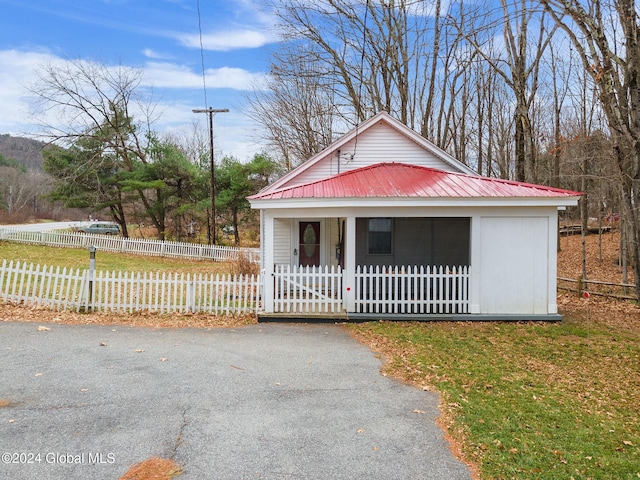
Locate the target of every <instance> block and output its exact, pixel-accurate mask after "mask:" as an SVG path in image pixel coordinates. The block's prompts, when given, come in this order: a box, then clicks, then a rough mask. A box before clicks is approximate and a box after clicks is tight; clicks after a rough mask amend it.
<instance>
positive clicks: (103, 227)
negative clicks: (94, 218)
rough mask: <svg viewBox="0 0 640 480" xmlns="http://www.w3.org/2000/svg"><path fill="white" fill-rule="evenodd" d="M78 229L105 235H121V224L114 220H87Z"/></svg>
mask: <svg viewBox="0 0 640 480" xmlns="http://www.w3.org/2000/svg"><path fill="white" fill-rule="evenodd" d="M78 231H79V232H84V233H98V234H103V235H119V234H120V225H118V224H117V223H114V222H87V223H86V224H83V225H81V226H80V227H78Z"/></svg>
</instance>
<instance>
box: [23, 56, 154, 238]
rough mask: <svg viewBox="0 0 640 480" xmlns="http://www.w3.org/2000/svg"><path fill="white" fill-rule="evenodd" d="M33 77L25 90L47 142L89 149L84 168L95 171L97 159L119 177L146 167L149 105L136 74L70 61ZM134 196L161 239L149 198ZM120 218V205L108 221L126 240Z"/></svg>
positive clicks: (151, 107) (150, 120)
mask: <svg viewBox="0 0 640 480" xmlns="http://www.w3.org/2000/svg"><path fill="white" fill-rule="evenodd" d="M39 72H40V73H39V78H38V80H37V81H36V82H35V84H34V85H32V86H31V87H30V90H31V93H32V94H33V95H34V96H35V98H36V99H37V102H36V104H35V107H36V112H35V113H36V115H37V117H38V118H39V119H41V122H42V125H41V126H42V129H43V131H45V132H46V133H45V135H46V136H47V137H48V139H49V141H51V142H53V143H56V144H59V145H60V144H62V145H66V146H71V145H76V144H78V142H82V143H84V144H85V145H86V144H89V145H91V149H92V151H93V155H91V156H90V158H88V159H87V161H88V162H91V163H92V164H94V165H99V164H100V163H101V162H102V159H109V161H110V162H111V161H113V160H114V159H115V161H116V163H117V168H118V169H120V170H122V171H124V172H129V173H131V172H133V171H134V170H135V168H136V166H137V165H139V164H140V163H142V164H146V163H148V160H147V155H148V142H149V139H150V138H151V136H152V135H151V124H152V123H153V121H154V120H155V118H154V116H153V115H154V113H153V112H154V104H153V103H152V101H151V100H150V99H148V98H142V88H141V79H142V72H141V71H139V70H134V69H130V68H126V67H122V66H117V67H108V66H105V65H101V64H97V63H92V62H86V61H82V60H76V61H68V62H64V63H60V64H49V65H46V66H44V67H42V68H41V69H40V70H39ZM134 192H135V193H136V194H137V197H138V199H139V200H140V202H141V203H142V204H143V206H144V210H145V212H146V214H147V217H148V218H149V219H150V220H151V222H152V223H153V224H154V226H155V227H156V229H157V231H158V235H159V237H160V238H163V237H164V223H163V219H162V218H160V217H159V216H157V215H155V210H154V208H153V205H152V204H153V198H151V197H150V196H149V195H150V194H151V195H154V194H153V192H150V191H146V190H145V189H143V188H136V189H134ZM124 212H125V209H124V208H123V206H122V204H118V205H115V208H112V213H113V215H114V220H115V221H117V222H118V223H119V224H120V225H121V227H122V229H123V234H124V235H127V225H126V219H125V214H124Z"/></svg>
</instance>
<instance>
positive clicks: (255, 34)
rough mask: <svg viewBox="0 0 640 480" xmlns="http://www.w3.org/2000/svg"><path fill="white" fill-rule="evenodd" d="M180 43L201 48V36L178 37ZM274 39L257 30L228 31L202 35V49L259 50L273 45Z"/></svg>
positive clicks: (186, 35)
mask: <svg viewBox="0 0 640 480" xmlns="http://www.w3.org/2000/svg"><path fill="white" fill-rule="evenodd" d="M178 40H179V41H180V43H182V44H183V45H184V46H187V47H191V48H200V36H199V35H197V34H185V35H180V36H179V37H178ZM273 41H274V39H273V38H272V37H270V36H269V35H267V34H265V33H264V32H260V31H257V30H247V29H244V30H227V31H222V32H216V33H207V34H203V35H202V47H203V48H204V49H205V50H215V51H221V52H226V51H229V50H238V49H243V48H259V47H263V46H264V45H267V44H269V43H272V42H273Z"/></svg>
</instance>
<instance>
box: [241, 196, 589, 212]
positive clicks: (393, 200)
mask: <svg viewBox="0 0 640 480" xmlns="http://www.w3.org/2000/svg"><path fill="white" fill-rule="evenodd" d="M579 198H580V197H579V196H563V197H430V198H415V197H364V198H363V197H339V198H315V197H311V198H252V199H251V198H250V199H249V202H250V204H251V208H253V209H256V210H265V209H276V208H277V209H282V208H290V209H302V208H310V207H311V208H327V207H340V208H350V207H351V208H353V207H356V208H357V207H429V208H434V207H505V208H507V207H523V206H526V207H556V208H566V207H571V206H576V205H577V204H578V200H579Z"/></svg>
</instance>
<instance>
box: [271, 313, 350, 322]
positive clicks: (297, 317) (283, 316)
mask: <svg viewBox="0 0 640 480" xmlns="http://www.w3.org/2000/svg"><path fill="white" fill-rule="evenodd" d="M348 320H349V319H348V317H347V314H346V313H345V312H336V313H264V312H263V313H259V314H258V322H259V323H264V322H283V323H342V322H347V321H348Z"/></svg>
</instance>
